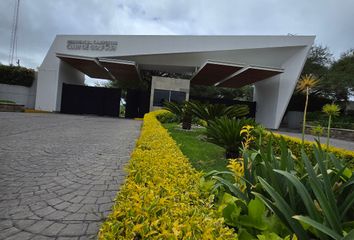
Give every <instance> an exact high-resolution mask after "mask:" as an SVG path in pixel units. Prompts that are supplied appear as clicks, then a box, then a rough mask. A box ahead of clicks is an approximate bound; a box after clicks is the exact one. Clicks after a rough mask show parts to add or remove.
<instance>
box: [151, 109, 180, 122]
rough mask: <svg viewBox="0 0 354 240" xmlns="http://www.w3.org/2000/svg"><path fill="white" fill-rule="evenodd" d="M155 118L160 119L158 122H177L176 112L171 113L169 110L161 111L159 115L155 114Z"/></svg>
mask: <svg viewBox="0 0 354 240" xmlns="http://www.w3.org/2000/svg"><path fill="white" fill-rule="evenodd" d="M156 118H157V120H159V121H160V123H175V122H179V119H178V117H177V116H176V114H174V113H171V112H170V111H163V112H162V113H160V114H159V115H157V116H156Z"/></svg>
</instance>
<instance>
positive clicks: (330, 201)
mask: <svg viewBox="0 0 354 240" xmlns="http://www.w3.org/2000/svg"><path fill="white" fill-rule="evenodd" d="M312 155H313V156H314V158H315V163H316V165H313V164H311V162H310V160H309V159H308V156H307V155H306V154H305V152H304V151H302V155H301V159H300V160H299V161H302V162H303V163H304V166H305V171H294V170H280V169H279V168H274V169H272V170H273V171H274V172H275V173H276V174H277V175H278V176H279V177H280V178H281V179H279V180H280V181H279V182H280V183H282V184H281V185H282V186H280V188H279V189H277V188H276V187H275V186H274V185H273V184H274V182H273V181H272V179H271V178H268V176H258V181H259V182H260V184H261V185H262V188H263V189H262V190H261V191H258V190H255V192H254V194H255V195H256V196H258V197H259V198H260V199H261V200H262V201H263V202H264V204H265V205H267V207H268V208H269V209H270V210H271V211H273V212H274V213H275V214H276V215H277V216H278V217H279V218H280V219H281V220H282V221H283V223H284V224H285V225H286V226H287V227H288V228H289V229H291V230H292V232H294V233H295V234H296V236H298V237H299V239H309V237H310V238H313V237H316V239H328V236H329V237H331V238H333V239H336V240H340V239H353V237H354V229H353V228H354V223H353V220H354V216H353V214H352V213H353V211H354V208H353V204H354V176H353V172H352V171H351V170H349V169H348V168H346V167H345V166H343V164H342V162H341V161H340V160H338V159H336V158H335V157H334V155H330V154H328V153H326V152H325V151H323V150H322V149H321V148H317V147H314V148H313V154H312ZM283 156H284V155H282V156H281V159H282V158H283ZM280 161H282V160H280ZM347 234H348V235H347ZM346 235H347V236H346Z"/></svg>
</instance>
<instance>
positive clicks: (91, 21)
mask: <svg viewBox="0 0 354 240" xmlns="http://www.w3.org/2000/svg"><path fill="white" fill-rule="evenodd" d="M14 5H15V0H1V7H0V16H1V21H0V62H1V63H3V64H8V56H9V50H10V36H11V26H12V19H13V10H14ZM353 9H354V0H248V1H247V0H242V1H241V0H233V1H232V0H230V1H227V0H210V1H206V0H204V1H202V0H199V1H194V0H173V1H168V0H150V1H149V0H126V1H124V0H75V1H74V0H21V5H20V20H19V29H18V52H17V56H18V58H20V59H21V65H23V66H27V67H32V68H35V67H37V66H39V65H40V64H41V62H42V60H43V58H44V56H45V54H46V52H47V50H48V49H49V47H50V44H51V43H52V41H53V39H54V37H55V35H56V34H171V35H184V34H193V35H265V34H266V35H268V34H275V35H279V34H281V35H282V34H284V35H286V34H288V33H291V34H298V35H303V34H304V35H306V34H308V35H316V36H317V38H316V43H317V44H322V45H325V46H328V47H329V48H330V50H331V51H332V53H333V54H334V56H335V57H338V56H339V55H340V53H342V52H344V51H346V50H348V49H350V48H354V12H353Z"/></svg>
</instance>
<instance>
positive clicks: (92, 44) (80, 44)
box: [66, 40, 118, 52]
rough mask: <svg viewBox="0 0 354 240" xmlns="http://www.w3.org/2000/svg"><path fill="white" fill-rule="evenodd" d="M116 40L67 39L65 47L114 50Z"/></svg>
mask: <svg viewBox="0 0 354 240" xmlns="http://www.w3.org/2000/svg"><path fill="white" fill-rule="evenodd" d="M117 46H118V42H117V41H101V40H93V41H91V40H67V42H66V49H68V50H86V51H108V52H111V51H116V50H117Z"/></svg>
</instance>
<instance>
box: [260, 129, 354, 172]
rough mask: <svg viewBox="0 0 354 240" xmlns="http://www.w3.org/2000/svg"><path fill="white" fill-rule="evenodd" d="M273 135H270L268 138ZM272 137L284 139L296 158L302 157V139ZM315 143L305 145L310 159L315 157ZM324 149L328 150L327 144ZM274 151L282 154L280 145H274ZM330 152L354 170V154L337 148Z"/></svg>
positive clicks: (277, 135)
mask: <svg viewBox="0 0 354 240" xmlns="http://www.w3.org/2000/svg"><path fill="white" fill-rule="evenodd" d="M270 135H271V134H268V135H267V136H268V138H269V136H270ZM272 135H273V136H274V137H275V140H280V139H281V138H283V139H284V140H285V142H286V143H287V145H288V148H289V149H290V150H291V152H292V153H293V154H294V155H295V156H296V157H299V156H300V155H301V139H299V138H294V137H289V136H285V135H282V134H277V133H272ZM314 144H315V143H314V142H310V141H305V143H304V149H305V152H306V154H307V156H309V157H313V154H312V153H313V145H314ZM322 148H323V149H326V148H327V146H326V145H325V144H322ZM273 149H274V151H275V152H276V153H279V154H280V145H279V144H273ZM329 152H331V153H333V154H334V155H335V156H336V157H338V158H339V159H342V160H344V161H346V162H347V163H348V167H350V168H351V169H354V152H353V151H349V150H346V149H342V148H336V147H331V146H330V147H329Z"/></svg>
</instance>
